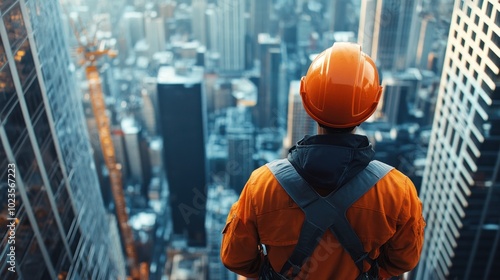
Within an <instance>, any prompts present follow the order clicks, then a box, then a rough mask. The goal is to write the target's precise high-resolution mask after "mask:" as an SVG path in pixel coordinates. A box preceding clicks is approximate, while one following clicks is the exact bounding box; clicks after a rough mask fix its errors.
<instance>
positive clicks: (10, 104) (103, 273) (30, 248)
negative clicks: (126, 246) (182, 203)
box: [0, 0, 125, 279]
mask: <svg viewBox="0 0 500 280" xmlns="http://www.w3.org/2000/svg"><path fill="white" fill-rule="evenodd" d="M61 13H62V11H61V9H60V6H59V2H58V1H55V0H47V1H1V2H0V17H1V20H0V93H1V94H0V163H1V166H2V169H1V171H0V178H1V179H0V180H1V181H0V182H1V183H0V192H1V198H2V200H1V202H0V204H1V205H2V207H1V209H2V213H1V214H0V225H1V229H0V233H1V235H0V236H1V238H2V244H6V243H5V242H7V236H6V235H5V234H6V233H7V225H6V223H7V222H11V221H10V220H6V219H8V218H14V217H15V218H16V223H17V226H16V231H15V240H16V241H15V244H14V245H15V259H16V260H15V262H16V263H15V264H16V268H15V270H16V272H15V273H12V272H10V271H8V270H7V269H8V268H9V267H10V265H9V264H8V263H7V262H6V260H7V246H2V247H1V254H0V275H1V276H2V279H58V278H62V279H66V278H67V279H111V278H113V279H124V278H125V263H124V256H123V253H122V249H121V247H120V245H119V243H117V240H116V238H117V237H116V234H112V232H115V233H116V231H117V228H116V227H117V226H116V224H111V223H110V222H109V219H108V214H107V212H106V209H105V208H104V206H103V201H102V197H101V195H100V190H99V183H98V179H97V175H96V170H95V168H94V166H93V160H92V154H91V149H90V144H89V136H88V135H87V130H86V127H85V122H84V119H83V111H82V105H81V103H80V98H81V97H80V96H79V95H78V93H77V92H76V91H75V89H76V86H75V79H74V76H73V73H72V72H71V71H70V70H69V69H68V65H70V64H71V60H70V57H69V52H68V49H69V48H68V44H67V42H66V41H65V39H64V37H63V36H61V34H63V30H62V24H61V17H60V15H61ZM11 163H12V164H15V173H16V178H15V179H16V180H15V187H14V189H15V191H16V192H15V193H16V198H15V199H16V204H15V207H14V208H15V209H14V213H12V214H13V215H12V216H11V215H10V214H9V215H8V213H7V212H6V211H7V205H8V204H7V202H8V201H7V188H8V187H7V185H6V183H7V178H8V177H7V172H8V171H7V168H8V164H11ZM9 188H11V187H9ZM11 245H12V244H11Z"/></svg>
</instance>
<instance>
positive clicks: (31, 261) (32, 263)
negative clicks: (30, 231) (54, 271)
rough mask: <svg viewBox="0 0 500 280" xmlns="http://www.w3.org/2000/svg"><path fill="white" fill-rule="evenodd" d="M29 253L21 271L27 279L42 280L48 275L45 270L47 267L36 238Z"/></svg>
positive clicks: (20, 266) (20, 267) (20, 268)
mask: <svg viewBox="0 0 500 280" xmlns="http://www.w3.org/2000/svg"><path fill="white" fill-rule="evenodd" d="M16 249H17V248H16ZM28 252H29V253H28V254H26V257H25V258H24V259H23V260H22V262H21V263H20V265H19V270H21V273H22V275H23V276H24V278H25V279H30V280H38V279H42V276H44V274H45V273H46V272H45V270H46V269H47V267H46V266H45V261H44V259H43V256H42V252H41V251H40V247H39V245H38V242H37V240H36V238H34V239H33V242H32V243H31V246H30V247H29V250H28Z"/></svg>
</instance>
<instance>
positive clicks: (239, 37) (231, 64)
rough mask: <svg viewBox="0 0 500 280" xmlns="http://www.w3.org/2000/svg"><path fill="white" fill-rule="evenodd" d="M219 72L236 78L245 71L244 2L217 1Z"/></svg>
mask: <svg viewBox="0 0 500 280" xmlns="http://www.w3.org/2000/svg"><path fill="white" fill-rule="evenodd" d="M217 3H218V13H217V16H218V23H219V26H218V31H219V36H218V39H219V49H218V51H219V54H220V63H219V71H220V74H222V75H230V76H233V75H235V76H238V75H239V74H241V73H242V72H243V70H245V36H244V34H245V19H244V16H243V15H244V13H245V0H219V1H217Z"/></svg>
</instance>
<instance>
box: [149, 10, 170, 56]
mask: <svg viewBox="0 0 500 280" xmlns="http://www.w3.org/2000/svg"><path fill="white" fill-rule="evenodd" d="M144 27H145V31H146V42H147V43H148V46H149V55H150V57H152V56H153V54H154V53H157V52H162V51H164V50H165V47H166V46H165V44H166V41H165V22H164V20H163V18H161V17H159V16H158V13H157V12H156V11H150V12H147V13H146V18H145V20H144Z"/></svg>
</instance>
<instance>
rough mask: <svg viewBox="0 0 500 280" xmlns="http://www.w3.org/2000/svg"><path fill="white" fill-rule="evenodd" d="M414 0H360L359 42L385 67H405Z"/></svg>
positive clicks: (414, 12)
mask: <svg viewBox="0 0 500 280" xmlns="http://www.w3.org/2000/svg"><path fill="white" fill-rule="evenodd" d="M415 14H416V1H415V0H408V1H399V0H363V1H362V3H361V13H360V21H359V22H360V23H359V31H358V43H359V44H361V45H362V47H363V51H364V52H366V53H367V54H368V55H370V56H371V57H372V58H373V59H374V60H375V61H376V63H377V64H379V65H380V67H381V68H382V69H384V70H402V69H404V68H406V67H407V63H408V62H407V54H408V47H409V42H410V39H411V38H412V37H411V36H415V35H414V34H412V33H411V32H410V31H411V30H412V24H413V17H414V16H415Z"/></svg>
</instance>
